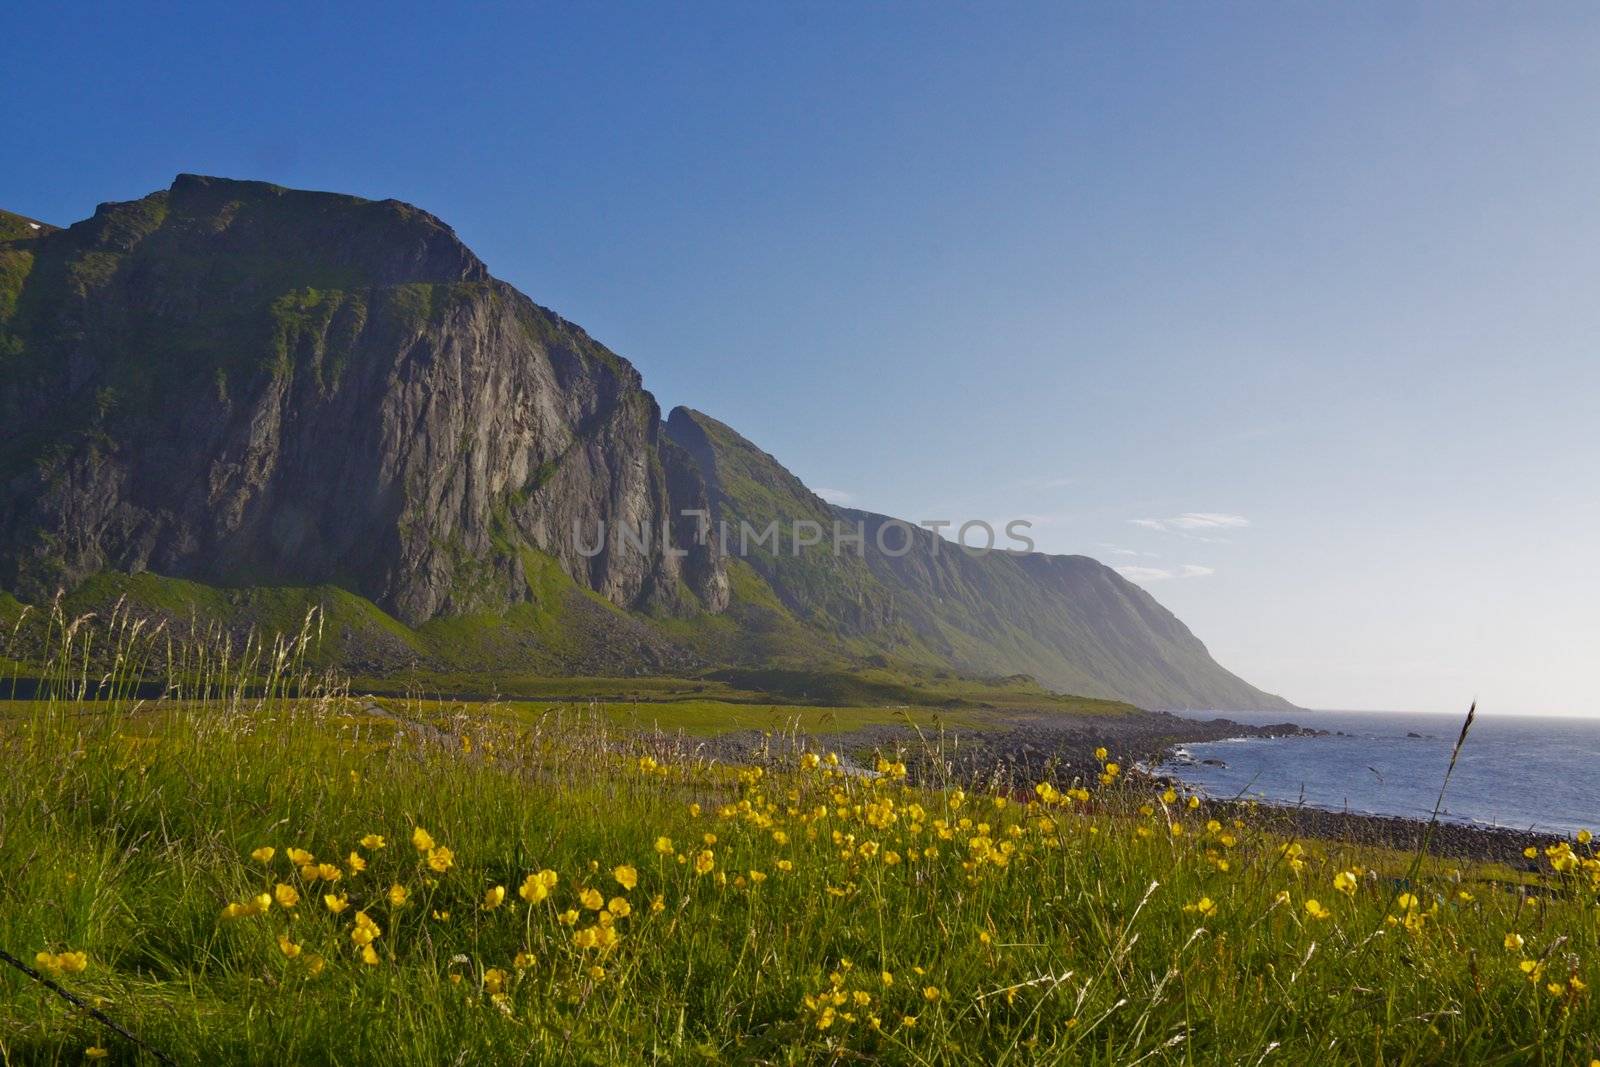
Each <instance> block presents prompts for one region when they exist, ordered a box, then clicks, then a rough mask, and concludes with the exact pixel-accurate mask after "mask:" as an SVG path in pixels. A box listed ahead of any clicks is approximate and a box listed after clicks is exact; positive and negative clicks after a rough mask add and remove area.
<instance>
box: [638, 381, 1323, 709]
mask: <svg viewBox="0 0 1600 1067" xmlns="http://www.w3.org/2000/svg"><path fill="white" fill-rule="evenodd" d="M667 428H668V431H669V432H670V433H671V434H672V435H673V438H674V439H675V440H676V441H677V442H678V443H679V444H680V445H682V446H683V447H684V449H685V450H686V451H688V452H689V454H690V455H691V456H692V457H693V458H694V460H695V461H696V463H697V464H698V465H699V467H700V470H701V474H702V476H703V477H704V478H705V480H706V482H707V485H708V487H709V490H710V496H711V505H712V511H713V514H714V515H715V517H716V518H717V519H718V520H720V521H721V522H722V523H725V524H726V525H725V527H723V528H725V529H726V530H727V533H726V535H725V542H726V545H727V551H728V553H729V554H730V555H731V556H734V557H736V558H737V559H738V561H739V564H740V565H741V566H742V567H745V568H747V569H748V573H747V574H743V575H742V576H741V580H740V582H739V583H738V584H737V585H736V587H735V590H734V594H735V595H734V605H733V609H732V610H731V611H730V617H731V618H733V619H736V620H738V621H739V622H740V623H741V624H742V625H744V626H745V627H746V628H747V629H748V630H750V631H752V632H754V633H758V634H767V635H770V640H769V641H768V642H767V646H768V648H767V649H765V650H763V651H765V652H766V654H767V655H769V656H779V655H782V654H784V653H785V652H787V654H788V655H789V656H790V657H791V659H792V658H793V657H794V656H795V650H797V649H798V650H801V651H802V654H803V652H804V650H807V649H808V648H809V647H810V646H811V645H814V644H815V643H816V636H817V635H821V636H823V637H824V638H826V639H827V640H828V641H829V642H831V643H832V644H833V645H834V647H836V648H837V649H839V650H840V651H842V652H844V653H845V654H846V655H850V656H854V657H856V658H857V659H858V660H860V659H867V658H871V657H872V656H879V657H887V658H891V659H893V660H895V661H896V662H899V663H904V664H910V665H916V666H919V667H921V668H923V669H927V670H934V669H938V668H940V667H953V668H955V669H956V670H958V671H962V672H965V673H968V674H975V675H1029V676H1032V677H1033V678H1036V679H1038V680H1039V681H1040V682H1041V683H1043V684H1044V685H1046V686H1048V687H1049V688H1051V689H1054V690H1057V691H1060V692H1072V693H1083V694H1087V695H1090V696H1098V697H1107V698H1115V699H1123V700H1131V701H1134V702H1135V703H1139V704H1142V705H1144V706H1147V707H1179V708H1182V707H1200V708H1283V709H1288V708H1290V707H1291V705H1289V704H1288V703H1287V702H1286V701H1284V700H1283V699H1282V698H1280V697H1276V696H1273V695H1272V694H1269V693H1263V692H1262V691H1261V690H1259V689H1256V688H1255V687H1254V686H1252V685H1249V684H1248V683H1246V682H1245V681H1243V680H1242V679H1240V678H1239V677H1237V676H1236V675H1234V674H1231V673H1230V672H1228V671H1227V670H1225V669H1224V668H1223V667H1221V666H1219V665H1218V664H1217V663H1216V662H1215V661H1214V660H1213V659H1212V658H1211V655H1210V653H1209V652H1207V650H1206V647H1205V646H1204V645H1203V644H1202V643H1201V642H1200V641H1199V640H1198V639H1197V638H1196V637H1195V636H1194V634H1192V633H1191V632H1190V631H1189V629H1188V627H1186V626H1184V624H1183V623H1182V622H1180V621H1179V620H1178V619H1177V618H1176V617H1175V616H1174V615H1173V614H1172V613H1171V612H1169V611H1167V610H1166V609H1165V608H1163V607H1162V606H1161V605H1160V604H1159V603H1157V602H1156V600H1155V599H1154V598H1153V597H1151V596H1150V594H1149V593H1147V592H1145V591H1144V590H1143V589H1140V588H1139V587H1138V586H1136V585H1134V584H1133V583H1132V582H1129V581H1126V580H1125V579H1123V578H1122V577H1121V576H1120V575H1118V574H1117V573H1116V572H1115V571H1113V570H1111V569H1110V568H1109V567H1106V566H1104V565H1102V564H1100V563H1099V562H1097V561H1095V560H1092V559H1089V558H1088V557H1085V556H1048V555H1043V554H1039V553H1031V554H1027V555H1019V554H1012V553H1009V552H1004V551H994V552H989V553H987V554H984V555H969V554H967V553H966V552H963V551H962V550H961V549H960V548H958V547H957V546H956V545H954V544H951V543H949V542H945V541H943V540H941V539H940V538H938V537H937V536H936V535H935V534H934V533H932V532H931V531H929V530H925V529H920V528H917V529H913V530H912V531H911V542H910V546H909V550H908V551H901V549H902V546H903V545H905V544H906V541H905V538H906V536H907V528H906V526H905V525H904V524H901V525H900V526H899V528H891V524H894V523H896V521H897V520H893V519H890V518H888V517H887V516H883V515H875V514H872V513H870V512H864V511H857V510H854V509H850V508H838V507H833V506H830V505H829V504H828V503H826V502H825V501H823V500H822V499H820V498H819V497H817V496H816V494H814V493H812V492H811V491H810V490H809V489H807V488H806V487H805V485H804V484H803V483H802V482H801V481H800V480H799V479H798V478H796V477H795V476H794V475H793V474H791V473H790V472H789V471H788V470H786V469H785V468H784V467H783V465H782V464H781V463H779V462H778V460H777V459H775V458H774V457H773V456H771V455H769V454H767V453H766V452H763V451H762V450H761V449H760V448H758V447H756V446H755V445H754V444H752V443H751V442H750V441H748V440H746V439H745V438H744V437H742V436H740V435H739V434H738V433H737V432H736V431H734V430H733V429H732V428H730V427H728V426H726V425H724V424H722V423H720V422H718V421H717V420H715V419H713V418H710V417H709V416H706V415H703V414H701V413H699V412H696V411H691V410H689V409H686V408H678V409H676V410H675V411H673V413H672V415H671V417H670V418H669V419H668V421H667ZM796 522H801V523H814V524H815V527H814V529H820V530H822V531H824V533H823V539H824V540H823V544H822V545H819V546H813V547H809V548H802V549H801V550H799V551H798V552H797V551H796V550H795V547H794V545H793V538H792V535H791V531H792V530H793V527H794V524H795V523H796ZM772 523H776V524H777V527H778V530H779V536H780V538H781V539H780V540H779V541H777V542H776V543H773V542H770V541H767V540H763V539H761V537H760V534H761V533H762V532H764V531H766V530H767V529H768V527H769V524H772ZM836 528H837V529H838V530H840V531H841V532H842V533H846V534H850V533H854V532H855V531H857V530H858V529H859V530H861V531H863V532H864V534H865V536H864V544H863V546H862V548H861V549H860V550H859V551H858V550H857V549H855V548H852V547H850V546H848V545H846V546H845V547H844V549H843V550H842V551H840V552H835V551H833V550H832V538H833V536H834V533H835V530H836ZM808 637H809V638H810V639H809V640H807V638H808Z"/></svg>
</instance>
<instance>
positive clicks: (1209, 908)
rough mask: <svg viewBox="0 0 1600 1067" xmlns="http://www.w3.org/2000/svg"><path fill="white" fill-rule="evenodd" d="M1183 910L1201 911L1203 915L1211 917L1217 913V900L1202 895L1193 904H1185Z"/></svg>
mask: <svg viewBox="0 0 1600 1067" xmlns="http://www.w3.org/2000/svg"><path fill="white" fill-rule="evenodd" d="M1183 910H1184V911H1190V912H1199V913H1200V914H1201V915H1204V916H1207V917H1209V916H1212V915H1215V914H1216V913H1217V904H1216V901H1214V900H1212V899H1211V898H1210V897H1201V898H1200V899H1199V900H1197V901H1195V902H1194V903H1193V904H1185V905H1184V906H1183Z"/></svg>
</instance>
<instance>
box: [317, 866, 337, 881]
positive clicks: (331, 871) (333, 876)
mask: <svg viewBox="0 0 1600 1067" xmlns="http://www.w3.org/2000/svg"><path fill="white" fill-rule="evenodd" d="M317 876H318V877H319V878H321V879H322V880H323V881H325V882H337V881H338V880H339V879H340V878H343V877H344V872H343V871H341V870H339V868H337V867H335V866H334V865H333V864H331V863H323V864H319V865H318V866H317Z"/></svg>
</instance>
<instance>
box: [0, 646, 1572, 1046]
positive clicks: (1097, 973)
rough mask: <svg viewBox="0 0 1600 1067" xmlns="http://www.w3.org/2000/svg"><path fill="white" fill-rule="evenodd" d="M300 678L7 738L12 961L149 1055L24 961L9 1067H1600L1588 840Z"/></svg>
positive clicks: (10, 733) (4, 729) (35, 725)
mask: <svg viewBox="0 0 1600 1067" xmlns="http://www.w3.org/2000/svg"><path fill="white" fill-rule="evenodd" d="M83 637H84V632H82V631H80V634H79V635H78V637H77V638H75V640H82V639H83ZM124 647H125V649H127V650H128V651H129V656H130V657H131V658H137V655H138V653H137V650H136V649H132V647H131V646H127V645H124ZM75 651H81V649H77V648H76V646H72V647H67V648H65V649H64V650H63V652H64V653H65V655H64V658H63V660H62V661H61V663H60V664H58V667H60V669H59V670H58V671H57V672H56V677H58V678H59V679H61V680H62V681H66V680H68V679H70V678H71V677H73V676H74V671H73V670H72V667H71V665H72V664H73V663H74V662H75V660H74V659H73V658H72V653H74V652H75ZM283 659H284V661H285V662H286V663H287V664H288V665H289V669H288V670H286V671H285V672H283V673H282V674H281V675H280V682H279V684H278V685H276V686H274V687H273V688H272V689H271V690H270V691H269V692H267V693H266V694H265V695H259V696H253V697H241V698H239V699H235V700H232V701H229V702H227V703H218V702H212V703H207V704H197V703H194V702H183V701H171V702H166V701H164V702H157V703H155V704H150V703H145V704H140V705H135V704H134V703H132V702H131V701H122V702H116V703H112V704H107V705H96V706H85V705H81V704H79V703H76V702H74V701H72V700H71V699H59V700H56V701H52V702H44V703H34V704H30V705H28V706H26V707H25V708H22V709H12V710H6V709H0V711H6V713H5V714H4V715H0V737H3V740H4V743H5V745H6V747H7V751H8V752H9V753H11V757H12V758H11V760H10V761H9V764H8V773H7V774H6V775H5V776H4V778H3V779H0V855H3V856H4V857H6V862H4V863H3V864H0V947H3V948H4V949H5V951H7V952H8V953H10V954H11V955H13V956H14V957H19V958H20V960H21V961H22V962H23V963H24V964H25V965H27V966H29V967H31V968H33V969H34V970H35V971H36V972H38V974H39V976H40V977H45V978H49V979H50V980H52V981H54V982H56V983H58V985H59V986H60V987H61V988H62V989H64V990H65V991H66V992H69V993H71V994H72V995H74V996H77V997H79V998H82V1000H83V1002H85V1003H88V1004H91V1005H94V1006H97V1010H99V1011H101V1012H102V1013H103V1015H104V1017H105V1018H108V1019H110V1020H113V1021H114V1022H116V1023H117V1024H118V1025H120V1026H121V1027H123V1028H125V1029H126V1030H127V1031H128V1032H129V1033H130V1034H132V1035H133V1036H134V1038H135V1039H136V1040H137V1042H139V1043H138V1044H135V1043H134V1042H133V1041H130V1040H129V1039H128V1038H125V1037H122V1036H120V1035H118V1034H116V1033H114V1032H112V1031H110V1030H109V1029H108V1028H107V1027H106V1026H105V1025H103V1023H101V1022H99V1021H97V1020H96V1019H94V1018H91V1017H90V1016H89V1015H87V1014H86V1013H85V1012H83V1011H82V1010H80V1009H78V1008H77V1007H74V1006H72V1005H69V1004H68V1003H66V1002H65V1001H63V1000H62V998H61V997H60V996H58V995H57V994H56V993H55V992H54V991H52V990H51V989H49V988H47V987H45V986H44V985H43V984H41V983H40V982H39V981H36V980H35V979H34V978H31V977H28V976H25V975H24V974H22V973H21V972H20V971H19V970H17V969H16V968H13V967H0V1056H3V1057H4V1059H5V1062H7V1063H10V1064H17V1065H24V1064H43V1063H58V1064H59V1063H77V1062H80V1061H82V1060H84V1058H85V1057H101V1056H104V1057H105V1058H106V1060H107V1061H109V1062H116V1063H154V1062H156V1060H155V1059H154V1053H153V1052H151V1051H148V1050H159V1051H160V1052H161V1053H163V1054H164V1055H167V1056H170V1057H171V1058H172V1059H173V1060H175V1061H176V1062H180V1063H205V1064H235V1063H241V1064H242V1063H251V1064H256V1063H259V1064H267V1063H298V1064H334V1063H352V1062H374V1063H377V1062H381V1063H386V1064H397V1065H398V1064H440V1063H472V1064H524V1063H595V1064H599V1063H638V1062H646V1061H650V1062H663V1061H664V1062H673V1063H698V1062H761V1063H812V1062H830V1063H832V1062H858V1061H861V1060H864V1059H865V1060H875V1061H882V1062H887V1063H908V1064H909V1063H918V1064H958V1063H959V1064H966V1063H973V1064H979V1063H981V1064H1029V1063H1055V1062H1070V1063H1084V1064H1117V1065H1126V1064H1132V1063H1146V1064H1171V1065H1177V1064H1191V1063H1220V1062H1227V1063H1251V1064H1254V1063H1268V1062H1294V1063H1300V1064H1306V1065H1318V1064H1379V1063H1381V1064H1388V1065H1394V1064H1437V1063H1548V1064H1558V1063H1559V1064H1570V1063H1587V1062H1589V1061H1590V1060H1591V1059H1592V1058H1594V1057H1596V1056H1597V1055H1600V1039H1597V1038H1596V1036H1595V1035H1596V1033H1597V1032H1600V1010H1597V1008H1596V1003H1595V997H1594V993H1593V992H1592V986H1593V984H1594V983H1595V982H1596V981H1600V965H1597V959H1600V926H1597V925H1596V923H1595V921H1594V899H1595V892H1596V884H1597V881H1600V860H1597V859H1596V858H1595V856H1594V854H1593V851H1592V846H1591V844H1590V843H1588V842H1587V841H1586V840H1585V841H1581V842H1573V843H1571V844H1569V845H1566V846H1563V847H1559V848H1552V850H1551V851H1550V852H1549V854H1548V855H1547V856H1546V857H1544V858H1543V860H1542V862H1541V868H1542V873H1540V874H1539V875H1537V876H1533V877H1528V878H1513V877H1509V876H1508V873H1507V872H1505V871H1504V870H1503V869H1496V868H1475V867H1467V868H1465V869H1457V868H1455V867H1453V866H1446V865H1442V864H1439V863H1436V862H1432V861H1428V860H1425V859H1423V858H1421V857H1409V856H1404V855H1396V854H1392V853H1387V852H1377V851H1369V850H1355V849H1351V848H1347V847H1344V846H1340V845H1335V844H1323V843H1317V842H1305V841H1291V840H1286V839H1283V838H1281V837H1277V836H1274V835H1273V834H1271V833H1269V832H1267V831H1265V830H1263V829H1262V828H1260V827H1259V826H1257V825H1255V824H1253V823H1252V822H1251V821H1250V820H1248V819H1242V820H1239V821H1237V822H1235V821H1232V820H1230V821H1228V822H1227V823H1226V824H1224V823H1222V822H1221V821H1218V820H1216V819H1215V818H1213V817H1212V816H1211V815H1210V814H1209V813H1208V812H1207V811H1206V810H1205V809H1204V808H1203V807H1198V806H1195V805H1191V804H1190V803H1186V802H1185V800H1184V798H1182V797H1180V796H1177V795H1175V794H1172V793H1167V794H1164V795H1163V794H1161V793H1158V792H1154V791H1150V790H1148V789H1146V788H1145V787H1142V786H1140V785H1139V784H1137V783H1136V782H1128V781H1126V778H1127V776H1126V775H1125V774H1121V773H1118V771H1119V768H1118V767H1117V766H1116V765H1115V759H1114V755H1115V754H1111V756H1112V758H1110V759H1108V761H1107V763H1106V764H1105V765H1104V768H1103V773H1102V778H1101V780H1100V781H1090V782H1086V783H1081V785H1080V786H1075V787H1071V786H1068V785H1067V784H1066V783H1063V785H1062V786H1061V787H1060V788H1057V787H1051V786H1048V785H1043V784H1041V785H1039V786H1038V787H1037V788H1035V787H1034V783H1028V782H1017V781H1007V780H1005V779H1003V778H1002V779H999V780H997V783H996V790H995V791H994V792H988V793H983V794H975V793H969V792H967V791H964V790H963V789H962V788H960V787H959V785H957V784H956V783H945V782H940V781H929V782H924V783H921V784H911V783H909V782H907V781H906V780H904V779H902V778H901V777H900V773H899V766H898V756H897V754H896V753H884V754H883V758H882V759H881V760H880V762H879V763H878V773H876V774H873V773H859V772H848V773H847V770H848V769H847V768H845V767H843V766H838V765H835V763H834V762H833V760H832V757H830V756H829V755H828V754H827V753H825V752H823V753H819V752H817V751H815V750H813V749H812V748H811V747H810V746H809V745H808V744H807V742H806V740H805V737H804V736H803V735H801V736H799V737H797V738H796V739H795V741H794V744H793V745H792V747H790V748H788V749H787V750H782V751H777V752H775V753H774V754H773V756H772V758H771V759H770V760H769V761H768V762H766V763H764V764H762V765H756V766H729V765H726V764H723V763H720V762H717V761H711V760H706V759H704V758H702V757H700V756H698V755H697V754H696V749H695V748H694V747H693V746H692V745H683V746H678V745H674V744H672V743H670V742H669V741H666V740H664V739H661V738H660V737H658V736H654V735H651V736H637V735H631V734H629V733H627V732H622V731H618V730H616V729H615V728H614V727H611V726H608V725H607V723H606V721H605V720H604V719H596V718H589V717H584V716H573V715H572V714H570V713H566V712H563V711H562V710H561V709H560V708H557V709H556V710H555V711H553V712H550V713H547V714H544V715H542V716H540V717H538V718H535V719H525V718H520V717H519V716H517V715H516V714H515V713H514V711H513V712H511V713H504V712H492V711H491V710H490V709H481V710H482V711H483V712H484V713H483V714H478V713H476V712H474V711H473V709H461V710H459V711H458V713H457V714H455V715H454V716H452V717H450V718H448V719H443V720H441V719H439V718H438V717H437V716H434V715H430V714H428V712H427V709H426V708H423V707H421V706H418V707H414V708H407V707H405V706H400V707H397V708H395V709H394V710H390V711H384V712H382V713H374V712H372V711H371V710H369V709H368V707H367V705H366V704H365V703H363V702H352V701H349V700H347V699H345V698H344V697H342V696H341V694H340V691H339V690H338V689H337V688H334V689H330V690H326V691H322V692H320V693H308V692H306V691H305V690H299V691H298V692H297V695H294V696H289V695H287V694H288V692H289V691H290V690H289V685H290V683H292V682H293V678H292V677H291V676H292V674H293V667H294V665H295V664H297V663H299V662H300V661H301V657H300V654H299V652H298V650H297V649H295V648H292V647H291V648H286V649H285V650H284V655H283ZM869 771H870V768H869Z"/></svg>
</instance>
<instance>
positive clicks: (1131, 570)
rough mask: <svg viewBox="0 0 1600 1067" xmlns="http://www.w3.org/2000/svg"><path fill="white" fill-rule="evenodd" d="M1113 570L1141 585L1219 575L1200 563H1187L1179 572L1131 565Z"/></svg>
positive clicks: (1212, 568) (1211, 568)
mask: <svg viewBox="0 0 1600 1067" xmlns="http://www.w3.org/2000/svg"><path fill="white" fill-rule="evenodd" d="M1111 569H1112V570H1114V571H1116V572H1117V573H1118V574H1120V575H1122V576H1123V577H1124V578H1126V579H1128V581H1130V582H1138V583H1141V584H1144V583H1148V582H1164V581H1166V580H1167V579H1169V578H1205V577H1207V576H1209V575H1212V574H1215V573H1217V571H1216V568H1215V567H1202V566H1201V565H1200V564H1198V563H1185V564H1184V565H1183V566H1181V567H1179V568H1178V569H1177V570H1171V569H1169V568H1167V567H1142V566H1138V565H1136V564H1131V563H1130V564H1124V565H1123V566H1120V567H1113V568H1111Z"/></svg>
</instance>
